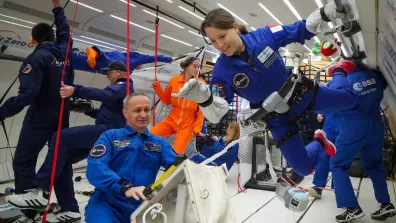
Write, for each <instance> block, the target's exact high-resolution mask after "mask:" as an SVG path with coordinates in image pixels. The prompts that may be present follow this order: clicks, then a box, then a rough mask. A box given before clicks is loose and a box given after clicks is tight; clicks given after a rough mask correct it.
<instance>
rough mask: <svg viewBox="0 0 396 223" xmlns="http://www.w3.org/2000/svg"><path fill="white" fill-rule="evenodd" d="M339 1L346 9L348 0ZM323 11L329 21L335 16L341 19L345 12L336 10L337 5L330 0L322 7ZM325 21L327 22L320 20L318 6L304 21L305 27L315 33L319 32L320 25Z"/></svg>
mask: <svg viewBox="0 0 396 223" xmlns="http://www.w3.org/2000/svg"><path fill="white" fill-rule="evenodd" d="M341 3H342V5H343V6H344V8H347V9H348V6H347V5H348V4H349V3H348V0H342V1H341ZM347 9H344V10H347ZM324 13H325V14H326V16H327V18H329V19H330V20H331V21H333V20H335V19H337V18H339V19H342V18H344V17H345V13H340V12H337V7H336V5H335V3H334V2H330V3H329V4H327V5H326V6H325V7H324ZM325 23H327V22H325V21H323V20H322V16H321V15H320V8H318V9H316V10H315V11H313V12H312V13H311V14H310V15H309V16H308V18H307V21H306V27H307V30H308V31H310V32H311V33H315V34H316V33H319V32H321V26H322V25H323V24H325Z"/></svg>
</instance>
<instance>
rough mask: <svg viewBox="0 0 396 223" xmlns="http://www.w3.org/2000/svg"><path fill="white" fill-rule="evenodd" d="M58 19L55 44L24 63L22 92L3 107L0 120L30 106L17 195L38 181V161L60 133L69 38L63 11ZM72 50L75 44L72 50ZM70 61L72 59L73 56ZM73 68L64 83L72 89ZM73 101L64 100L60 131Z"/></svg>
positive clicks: (18, 156)
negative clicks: (60, 121)
mask: <svg viewBox="0 0 396 223" xmlns="http://www.w3.org/2000/svg"><path fill="white" fill-rule="evenodd" d="M52 12H53V13H54V15H55V24H56V27H57V29H56V42H50V41H46V42H42V43H41V44H39V45H38V46H37V47H36V49H35V50H34V51H33V53H31V54H30V55H29V56H28V57H27V58H26V60H25V61H24V62H23V64H22V66H21V68H20V70H19V81H20V86H19V92H18V95H17V96H15V97H11V98H9V99H8V100H7V101H5V102H4V104H3V105H2V106H1V107H0V120H4V119H5V118H8V117H12V116H14V115H16V114H18V113H19V112H21V111H22V110H23V109H24V107H26V106H29V105H30V107H29V108H28V110H27V112H26V115H25V118H24V120H23V124H22V129H21V133H20V135H19V140H18V144H17V147H16V151H15V155H14V160H13V169H14V175H15V193H16V194H21V193H24V192H25V190H27V189H31V188H32V183H33V181H34V179H35V178H36V163H37V157H38V155H39V153H40V151H41V150H42V148H43V147H44V145H45V144H46V143H47V141H49V140H50V139H51V135H52V133H53V132H56V131H57V129H58V122H59V114H60V107H61V101H62V98H61V97H60V94H59V89H60V87H61V81H62V72H63V67H64V61H65V57H66V51H67V46H68V42H69V36H70V27H69V25H68V23H67V20H66V17H65V14H64V11H63V9H62V7H56V8H54V9H53V10H52ZM70 47H72V43H71V46H70ZM68 58H69V59H70V58H72V54H71V52H70V53H69V54H68ZM73 81H74V70H73V64H72V63H70V61H68V62H67V63H66V69H65V73H64V83H65V84H68V85H73ZM69 107H70V101H69V100H65V102H64V110H63V122H62V126H61V128H68V127H69V115H70V111H69Z"/></svg>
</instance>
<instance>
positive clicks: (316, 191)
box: [308, 186, 322, 199]
mask: <svg viewBox="0 0 396 223" xmlns="http://www.w3.org/2000/svg"><path fill="white" fill-rule="evenodd" d="M308 193H309V195H311V196H312V197H316V198H318V199H321V198H322V189H320V188H319V187H317V186H314V187H311V188H308Z"/></svg>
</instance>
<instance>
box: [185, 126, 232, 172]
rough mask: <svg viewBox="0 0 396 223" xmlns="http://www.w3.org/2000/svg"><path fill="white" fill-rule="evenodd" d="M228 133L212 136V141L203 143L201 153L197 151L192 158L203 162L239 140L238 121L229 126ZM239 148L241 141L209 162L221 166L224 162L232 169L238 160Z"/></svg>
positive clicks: (197, 161) (211, 164)
mask: <svg viewBox="0 0 396 223" xmlns="http://www.w3.org/2000/svg"><path fill="white" fill-rule="evenodd" d="M226 131H227V134H226V135H225V136H224V137H220V138H219V137H217V136H211V137H210V138H211V142H208V143H206V144H204V145H203V147H202V148H201V149H200V152H199V153H196V154H195V155H194V156H193V157H191V158H190V159H191V160H192V161H194V162H196V163H202V162H203V161H205V160H207V159H209V158H210V157H212V156H213V155H215V154H216V153H219V152H221V151H223V149H224V148H225V147H226V146H227V145H228V144H229V143H231V142H232V141H234V140H237V139H238V136H239V126H238V124H237V123H230V124H228V127H227V130H226ZM238 149H239V143H237V144H235V145H233V146H232V147H231V148H229V150H228V151H227V152H226V153H225V154H223V155H222V156H220V157H219V158H217V159H215V160H214V161H213V162H211V163H209V164H208V165H210V166H221V165H223V164H224V163H225V164H226V165H227V169H228V170H230V169H231V167H232V166H233V165H234V163H235V162H236V161H237V160H238Z"/></svg>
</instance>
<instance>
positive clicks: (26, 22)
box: [0, 14, 37, 25]
mask: <svg viewBox="0 0 396 223" xmlns="http://www.w3.org/2000/svg"><path fill="white" fill-rule="evenodd" d="M0 16H3V17H6V18H10V19H15V20H18V21H22V22H26V23H30V24H33V25H36V24H37V23H34V22H30V21H26V20H23V19H18V18H15V17H11V16H8V15H3V14H0Z"/></svg>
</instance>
